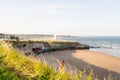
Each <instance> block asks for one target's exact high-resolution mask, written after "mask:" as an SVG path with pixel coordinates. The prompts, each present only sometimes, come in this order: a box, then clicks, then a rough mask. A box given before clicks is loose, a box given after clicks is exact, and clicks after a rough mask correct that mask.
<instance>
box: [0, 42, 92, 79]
mask: <svg viewBox="0 0 120 80" xmlns="http://www.w3.org/2000/svg"><path fill="white" fill-rule="evenodd" d="M0 64H4V66H6V67H7V68H12V69H13V70H12V72H13V73H9V71H7V69H4V68H2V67H0V73H2V74H4V73H5V74H6V76H7V77H5V79H4V80H11V79H12V80H17V79H21V80H22V79H23V80H24V79H25V80H92V74H90V75H88V76H86V77H85V78H84V79H82V75H83V74H81V73H80V74H77V75H76V76H72V75H71V74H70V73H65V72H64V71H60V72H56V71H55V70H54V69H52V68H50V67H49V66H48V65H45V64H42V63H40V62H39V61H38V60H32V59H30V58H28V57H25V56H22V55H20V54H19V53H18V52H17V51H16V50H15V49H14V48H13V47H12V46H11V45H10V43H8V42H4V41H0ZM63 65H64V64H63ZM62 69H63V67H62ZM14 73H16V75H15V74H14ZM2 74H0V80H2V78H3V77H4V75H2ZM8 74H10V75H8ZM18 77H19V78H18Z"/></svg>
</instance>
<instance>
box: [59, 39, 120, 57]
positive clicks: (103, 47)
mask: <svg viewBox="0 0 120 80" xmlns="http://www.w3.org/2000/svg"><path fill="white" fill-rule="evenodd" d="M58 38H59V39H62V40H72V41H73V40H74V41H78V42H80V43H83V44H88V45H89V46H90V47H91V49H90V50H94V51H99V52H103V53H106V54H109V55H114V56H117V57H120V37H58Z"/></svg>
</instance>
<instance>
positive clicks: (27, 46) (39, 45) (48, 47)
mask: <svg viewBox="0 0 120 80" xmlns="http://www.w3.org/2000/svg"><path fill="white" fill-rule="evenodd" d="M12 43H13V45H15V46H16V47H17V48H18V49H20V50H22V51H24V52H25V53H26V54H28V53H33V54H40V53H44V52H51V51H57V50H70V49H74V50H76V49H80V50H81V49H89V46H88V45H85V44H80V43H78V42H67V41H65V42H64V41H12Z"/></svg>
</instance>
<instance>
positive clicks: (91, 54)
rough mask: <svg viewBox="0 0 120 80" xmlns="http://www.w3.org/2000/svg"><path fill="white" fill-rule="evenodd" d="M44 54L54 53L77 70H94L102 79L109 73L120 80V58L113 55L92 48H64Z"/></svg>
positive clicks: (53, 54) (57, 57)
mask: <svg viewBox="0 0 120 80" xmlns="http://www.w3.org/2000/svg"><path fill="white" fill-rule="evenodd" d="M42 55H43V56H45V57H46V56H48V57H49V56H50V55H52V56H53V57H55V58H56V59H58V60H59V61H62V60H64V61H65V65H66V64H70V65H71V66H72V67H76V68H77V70H84V69H86V71H88V72H90V71H91V70H93V73H94V74H95V76H97V77H98V78H99V79H100V80H103V78H104V77H108V76H109V75H112V77H113V78H115V79H116V80H120V58H118V57H115V56H112V55H107V54H105V53H101V52H98V51H90V50H64V51H55V52H51V53H47V54H42ZM48 59H49V58H48ZM48 61H50V59H49V60H48ZM66 68H67V66H66Z"/></svg>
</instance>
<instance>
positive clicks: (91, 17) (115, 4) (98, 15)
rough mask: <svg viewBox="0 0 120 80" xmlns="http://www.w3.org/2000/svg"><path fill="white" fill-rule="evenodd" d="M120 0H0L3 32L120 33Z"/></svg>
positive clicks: (58, 33) (0, 29)
mask: <svg viewBox="0 0 120 80" xmlns="http://www.w3.org/2000/svg"><path fill="white" fill-rule="evenodd" d="M119 28H120V0H0V33H12V34H56V35H74V36H120V29H119Z"/></svg>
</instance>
